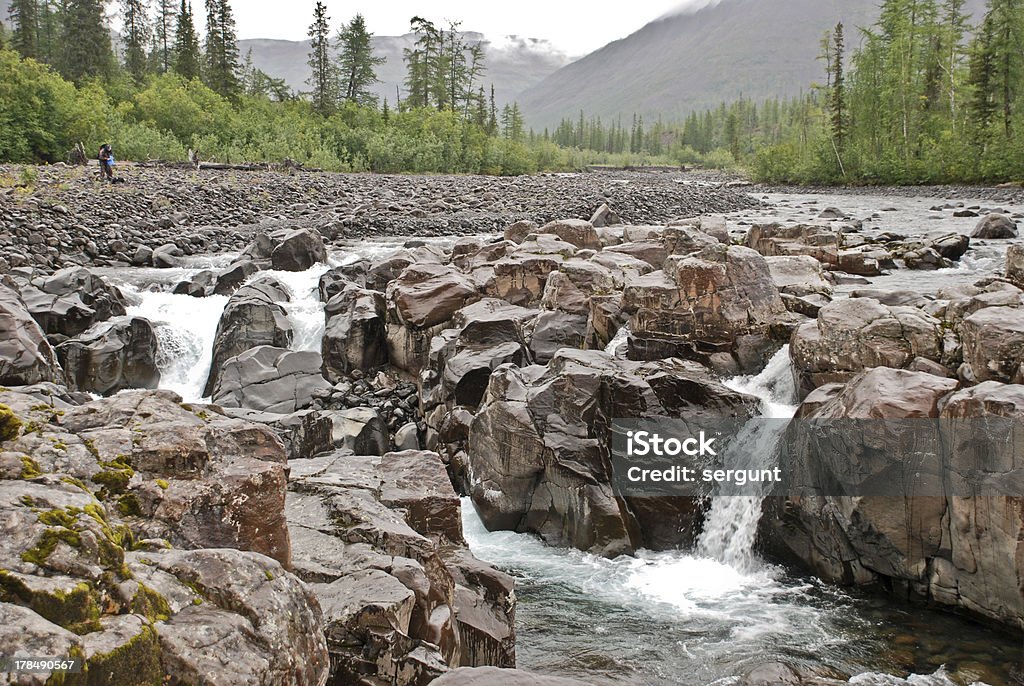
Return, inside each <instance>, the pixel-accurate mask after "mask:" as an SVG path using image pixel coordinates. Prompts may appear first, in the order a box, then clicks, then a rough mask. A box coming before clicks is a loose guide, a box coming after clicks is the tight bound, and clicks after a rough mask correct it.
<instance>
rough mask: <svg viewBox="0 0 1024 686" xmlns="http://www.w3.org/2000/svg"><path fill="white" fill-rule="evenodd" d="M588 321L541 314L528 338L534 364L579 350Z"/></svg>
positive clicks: (574, 316)
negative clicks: (562, 350) (559, 354)
mask: <svg viewBox="0 0 1024 686" xmlns="http://www.w3.org/2000/svg"><path fill="white" fill-rule="evenodd" d="M550 282H551V281H550V279H549V280H548V283H549V284H550ZM589 320H590V317H589V316H588V315H587V314H581V315H579V314H564V313H562V312H541V313H540V314H539V315H538V316H537V319H536V320H535V321H534V325H533V335H532V336H531V337H530V352H531V353H533V359H534V360H535V361H536V363H537V364H547V363H548V361H549V360H550V359H551V358H552V357H554V356H555V353H557V352H558V351H559V350H561V349H562V348H569V349H572V350H581V349H582V348H583V344H584V342H585V341H586V338H587V323H588V322H589ZM481 395H482V394H481Z"/></svg>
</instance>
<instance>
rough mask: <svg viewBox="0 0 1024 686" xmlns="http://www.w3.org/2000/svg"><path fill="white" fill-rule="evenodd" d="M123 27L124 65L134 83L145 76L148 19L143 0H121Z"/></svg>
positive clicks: (139, 81)
mask: <svg viewBox="0 0 1024 686" xmlns="http://www.w3.org/2000/svg"><path fill="white" fill-rule="evenodd" d="M121 20H122V22H123V25H124V28H123V32H122V40H123V41H124V66H125V69H126V70H127V71H128V73H129V74H130V75H131V77H132V78H133V79H134V80H135V82H136V83H142V81H143V79H144V78H145V77H146V70H147V67H148V65H147V64H146V45H147V43H148V42H149V21H148V16H147V8H146V1H145V0H121Z"/></svg>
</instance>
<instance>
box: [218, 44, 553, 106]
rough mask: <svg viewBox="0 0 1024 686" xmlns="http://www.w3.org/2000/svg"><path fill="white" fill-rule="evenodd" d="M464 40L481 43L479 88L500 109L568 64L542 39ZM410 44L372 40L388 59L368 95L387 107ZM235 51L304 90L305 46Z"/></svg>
mask: <svg viewBox="0 0 1024 686" xmlns="http://www.w3.org/2000/svg"><path fill="white" fill-rule="evenodd" d="M465 36H466V39H467V40H468V41H470V42H476V41H483V42H484V44H485V53H486V60H485V64H486V66H487V71H486V73H485V74H484V76H483V78H482V81H481V85H482V86H484V88H485V89H486V90H489V89H490V84H492V83H493V84H494V88H495V97H496V99H497V101H498V105H499V106H502V105H504V104H505V103H508V102H512V101H513V100H516V99H517V98H518V96H519V94H520V93H521V92H522V91H523V90H525V89H526V88H528V87H530V86H533V85H535V84H537V83H539V82H540V81H542V80H543V79H544V78H545V77H547V76H549V75H550V74H553V73H554V72H555V71H557V70H558V69H559V68H561V67H563V66H565V65H566V64H568V63H569V62H570V58H569V56H568V55H566V54H565V53H564V52H562V51H560V50H558V49H556V48H555V47H554V46H553V45H552V44H551V43H549V42H548V41H544V40H538V39H534V38H521V37H518V36H506V37H504V38H503V39H501V40H488V39H487V38H485V37H484V36H483V35H482V34H479V33H474V32H466V33H465ZM415 42H416V36H415V35H414V34H411V33H409V34H406V35H404V36H376V37H374V39H373V47H374V51H375V52H376V54H377V55H378V56H380V57H385V58H387V61H386V62H385V63H384V64H382V65H381V66H379V67H378V68H377V78H379V79H380V83H378V84H376V86H374V88H373V91H374V92H375V93H376V94H377V95H378V96H379V97H381V98H382V99H383V98H385V97H386V98H387V99H388V102H390V103H391V104H392V105H394V103H395V99H396V95H395V89H396V87H398V88H400V89H401V91H402V97H404V96H405V88H404V86H402V83H403V82H404V81H405V62H404V61H403V59H402V54H403V50H405V48H409V47H412V45H413V44H414V43H415ZM238 46H239V50H240V52H241V54H242V56H243V57H244V56H245V55H246V54H247V53H248V51H249V50H250V49H251V50H252V60H253V64H254V65H255V66H256V67H258V68H259V69H261V70H263V71H264V72H266V73H267V74H269V75H271V76H274V77H276V78H283V79H284V80H285V81H286V82H287V83H288V85H289V86H290V87H291V88H292V89H293V90H296V91H299V92H302V91H305V90H308V86H307V85H306V79H307V78H308V77H309V66H308V65H307V64H306V59H307V57H308V55H309V42H308V41H286V40H266V39H253V40H241V41H239V42H238Z"/></svg>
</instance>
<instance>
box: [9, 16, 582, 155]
mask: <svg viewBox="0 0 1024 686" xmlns="http://www.w3.org/2000/svg"><path fill="white" fill-rule="evenodd" d="M202 9H203V10H205V14H206V22H205V27H206V30H205V33H203V34H201V33H200V31H199V30H198V29H197V26H196V16H195V14H194V12H195V11H196V10H195V9H194V8H193V5H192V2H191V0H120V3H119V7H118V15H119V18H120V24H121V31H120V35H119V38H118V40H117V41H116V42H115V41H114V40H112V39H111V32H110V27H109V26H108V25H107V18H106V16H105V13H104V3H103V2H102V1H101V0H13V3H12V5H11V9H10V14H9V17H8V22H7V27H6V28H5V27H4V25H3V24H2V23H0V48H2V49H3V50H4V52H2V53H0V76H2V77H3V79H2V81H0V123H4V124H8V125H9V126H7V127H5V129H7V130H9V135H8V136H6V137H5V139H4V140H0V159H3V160H7V161H24V162H33V161H51V162H52V161H56V160H59V159H62V158H63V156H64V154H65V153H66V151H67V150H68V149H69V148H71V147H72V146H73V145H74V144H75V143H77V142H78V141H83V142H84V143H86V145H87V147H88V148H90V149H96V148H98V146H99V144H100V143H101V142H113V143H115V150H117V153H118V156H119V158H122V159H154V158H159V159H184V158H185V157H186V150H188V149H192V150H197V151H199V152H200V154H201V155H202V156H203V157H205V158H210V159H217V160H220V161H280V160H282V159H285V158H288V159H292V160H295V161H298V162H301V163H304V164H307V165H310V166H315V167H319V168H324V169H331V170H370V171H388V172H473V173H480V172H482V173H492V174H516V173H526V172H531V171H536V170H538V169H542V168H552V167H564V166H573V165H578V164H581V163H582V162H580V161H578V160H579V154H578V153H576V152H571V151H564V150H559V149H558V148H557V146H555V145H554V144H553V143H550V142H544V141H541V140H539V139H538V138H537V137H531V136H529V135H528V133H527V131H526V130H525V126H524V124H523V117H522V113H521V112H520V110H519V107H518V105H516V104H511V105H507V106H504V107H502V108H498V107H497V106H496V104H495V92H494V87H493V85H490V84H488V83H487V82H486V81H485V74H486V60H485V52H484V47H483V45H482V44H481V43H479V42H475V41H469V40H468V39H467V38H466V36H465V34H464V33H463V32H462V31H461V30H460V25H459V23H458V22H449V23H447V24H446V25H444V26H443V27H442V26H441V25H439V24H435V23H434V22H431V21H429V20H427V19H425V18H423V17H420V16H416V17H413V18H412V20H411V22H410V26H411V30H412V31H413V33H414V34H415V35H416V42H415V44H414V45H413V46H411V47H410V48H409V49H407V50H406V51H405V54H404V56H403V59H404V62H405V66H406V72H407V78H406V80H405V83H404V91H403V90H399V91H397V92H396V93H395V97H394V100H392V101H391V102H389V101H388V99H386V98H385V99H383V100H382V101H381V100H379V99H378V97H377V96H376V95H375V93H374V85H375V84H376V83H377V82H378V80H377V73H376V70H377V68H378V67H379V66H380V65H381V64H382V63H383V61H384V58H383V57H381V56H379V55H377V54H375V52H374V48H373V38H374V36H373V33H372V32H371V31H370V30H369V28H368V27H367V24H366V20H365V18H364V17H363V16H362V15H360V14H356V15H355V16H354V17H352V18H351V19H349V20H347V21H344V22H341V23H340V24H339V25H337V27H336V29H335V25H334V24H332V21H331V18H330V16H329V14H328V9H327V5H326V3H324V2H317V3H316V5H315V7H314V10H313V16H312V18H311V24H310V27H309V38H310V51H309V56H308V64H309V78H308V80H307V82H306V85H307V87H308V90H306V91H304V92H300V93H296V92H293V91H292V90H291V89H290V88H289V87H288V85H287V84H286V83H284V81H283V80H281V79H277V78H274V77H273V76H271V75H269V74H266V73H264V72H263V71H261V70H260V69H258V68H256V67H255V66H254V65H253V61H252V55H251V53H250V54H249V55H247V56H246V57H245V58H244V59H243V58H242V56H241V54H240V50H239V43H238V37H237V30H236V26H235V19H234V14H233V11H232V6H231V2H230V0H204V1H203V7H202Z"/></svg>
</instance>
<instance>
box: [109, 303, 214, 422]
mask: <svg viewBox="0 0 1024 686" xmlns="http://www.w3.org/2000/svg"><path fill="white" fill-rule="evenodd" d="M121 290H122V291H124V293H125V295H126V296H128V298H129V299H130V300H132V301H133V302H138V304H136V305H133V306H131V307H129V308H128V314H129V315H130V316H133V317H145V318H146V319H148V320H149V321H151V322H152V323H153V325H154V326H155V327H156V336H157V341H158V343H159V347H158V351H157V366H158V367H159V369H160V388H165V389H168V390H171V391H174V392H175V393H177V394H178V395H180V396H181V397H182V399H183V400H184V401H185V402H198V401H200V400H201V399H202V396H203V387H204V386H205V385H206V377H207V376H209V374H210V361H211V360H212V359H213V341H214V338H215V337H216V334H217V324H218V323H219V322H220V316H221V314H222V313H223V312H224V307H225V305H227V302H228V298H227V296H225V295H211V296H209V297H207V298H193V297H192V296H188V295H176V294H174V293H170V292H168V291H140V290H139V289H138V288H137V287H135V286H131V285H126V286H122V287H121Z"/></svg>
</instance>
